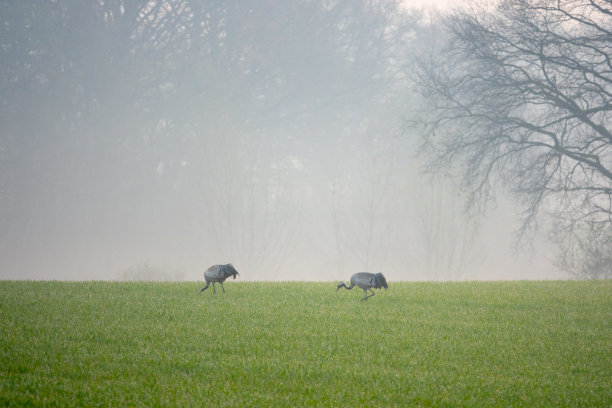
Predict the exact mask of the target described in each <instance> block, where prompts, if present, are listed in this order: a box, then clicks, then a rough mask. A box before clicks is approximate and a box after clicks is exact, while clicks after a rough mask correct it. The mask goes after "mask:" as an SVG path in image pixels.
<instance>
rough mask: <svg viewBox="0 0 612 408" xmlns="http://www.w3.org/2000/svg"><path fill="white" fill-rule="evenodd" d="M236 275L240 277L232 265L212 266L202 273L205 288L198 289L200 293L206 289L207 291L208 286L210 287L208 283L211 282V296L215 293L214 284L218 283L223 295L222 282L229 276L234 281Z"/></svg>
mask: <svg viewBox="0 0 612 408" xmlns="http://www.w3.org/2000/svg"><path fill="white" fill-rule="evenodd" d="M236 275H240V274H239V273H238V271H237V270H236V269H235V268H234V266H233V265H232V264H227V265H213V266H211V267H210V268H208V269H207V270H205V271H204V279H205V280H206V286H204V287H203V288H202V289H200V292H204V291H205V290H206V289H208V285H210V282H212V284H213V294H214V293H217V292H216V291H215V283H217V282H219V283H220V284H221V289H223V293H225V288H224V287H223V282H224V281H225V280H226V279H227V278H229V277H230V276H233V277H234V279H236Z"/></svg>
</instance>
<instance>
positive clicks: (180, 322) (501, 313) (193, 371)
mask: <svg viewBox="0 0 612 408" xmlns="http://www.w3.org/2000/svg"><path fill="white" fill-rule="evenodd" d="M201 287H202V284H201V283H197V282H190V283H152V282H134V283H119V282H24V281H19V282H12V281H3V282H0V333H1V336H0V406H27V405H35V406H257V407H260V406H288V407H289V406H291V407H294V406H365V405H375V406H527V407H533V406H568V407H569V406H571V407H575V406H605V407H609V406H611V405H612V281H589V282H487V283H485V282H461V283H396V282H391V283H390V290H389V291H388V292H385V291H377V294H376V296H374V297H373V298H371V299H370V300H368V301H367V302H360V301H359V299H360V298H361V297H362V296H363V292H362V291H361V290H359V289H356V290H353V291H350V292H348V291H345V290H342V291H338V292H336V291H335V284H334V283H332V282H328V283H297V282H281V283H271V282H269V283H263V282H262V283H259V282H234V281H231V282H229V281H228V283H227V288H226V292H227V293H225V294H223V293H220V292H217V294H216V295H213V294H212V291H206V292H204V293H199V292H198V290H199V289H200V288H201Z"/></svg>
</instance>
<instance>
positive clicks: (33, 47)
mask: <svg viewBox="0 0 612 408" xmlns="http://www.w3.org/2000/svg"><path fill="white" fill-rule="evenodd" d="M288 3H291V4H285V3H284V2H281V3H278V4H277V3H274V4H273V3H270V4H267V3H266V4H258V3H257V5H252V7H247V6H244V7H242V6H235V7H234V8H229V7H224V6H223V4H224V3H223V2H220V3H215V2H211V3H210V4H209V3H207V2H203V3H199V5H200V6H201V7H202V9H201V10H200V9H197V7H199V6H194V5H190V3H189V2H184V3H183V2H177V4H179V5H180V6H176V7H174V8H169V7H166V6H164V5H163V2H160V3H159V4H161V6H160V7H154V6H152V4H156V3H155V2H148V3H147V2H142V3H141V4H140V5H138V2H134V3H126V4H125V5H124V4H123V3H122V2H119V3H117V4H119V5H117V4H102V3H95V4H90V5H84V4H83V3H81V2H80V1H77V0H73V1H60V2H51V3H49V4H46V3H45V4H39V3H38V2H37V1H32V2H27V1H24V2H15V3H14V4H12V5H10V6H7V13H6V14H5V15H4V16H3V17H2V20H3V25H2V27H3V29H2V30H3V31H2V37H0V38H1V39H2V43H3V48H2V50H3V55H2V61H3V62H2V63H1V64H2V71H3V72H5V73H7V74H6V75H3V76H2V77H0V81H2V82H1V84H0V85H1V86H2V87H3V88H2V89H3V92H2V95H3V96H2V101H1V102H2V105H1V106H2V110H0V113H1V114H2V117H1V118H0V123H1V125H0V131H1V132H2V133H1V134H0V173H1V174H2V175H0V198H1V200H0V226H1V227H0V278H2V279H83V280H91V279H122V278H127V279H180V280H182V279H185V280H201V279H202V272H203V271H204V269H206V268H207V267H208V266H210V265H212V264H217V263H229V262H231V263H233V264H234V265H235V266H236V268H237V269H238V271H239V272H240V279H243V280H340V279H346V278H347V277H349V276H350V274H352V273H354V272H358V271H363V270H368V271H372V272H383V273H385V275H386V276H387V278H388V280H390V281H393V280H447V279H450V280H455V279H462V280H465V279H549V278H559V277H563V275H561V274H560V273H559V272H558V271H556V270H555V269H554V268H553V267H552V266H551V263H550V258H551V256H552V255H551V254H550V253H549V252H547V251H548V249H547V248H546V247H544V246H542V245H540V244H539V243H536V246H535V249H536V250H535V252H531V253H526V252H521V253H516V252H513V242H514V241H513V231H515V230H516V228H517V227H518V225H519V224H518V219H517V214H516V210H515V209H514V207H513V206H512V203H511V201H509V200H506V199H504V198H503V195H500V199H499V200H498V206H497V208H496V209H492V210H491V211H490V212H489V213H488V214H487V216H486V217H485V218H482V219H481V222H480V225H481V227H480V228H479V229H478V230H476V229H474V227H473V225H472V223H470V222H469V221H467V220H465V219H464V217H463V212H462V210H463V200H462V195H461V194H460V192H458V191H457V190H456V188H455V187H453V183H452V182H449V181H448V180H441V179H436V180H435V181H431V180H430V179H429V178H428V176H425V175H423V174H422V173H421V172H420V168H421V164H422V160H421V158H420V157H418V155H417V154H416V151H417V150H416V146H417V144H418V142H419V138H418V136H419V135H416V134H414V133H413V132H412V131H410V130H407V129H406V126H405V120H406V117H408V116H409V115H410V113H411V112H412V110H411V109H412V108H411V107H413V106H415V104H418V100H417V99H415V98H416V96H415V95H414V93H413V92H412V91H411V90H410V88H409V76H410V70H409V69H408V67H409V62H408V61H409V60H410V54H411V52H412V51H411V50H412V49H413V47H414V46H415V44H413V43H412V42H411V41H413V39H414V38H415V36H414V32H413V31H414V30H415V29H416V28H417V27H418V24H417V22H416V21H415V20H413V17H411V16H409V15H404V14H403V13H402V12H400V11H398V12H397V13H390V14H385V13H383V12H382V11H380V10H374V11H372V10H370V9H366V8H364V9H361V8H359V7H349V6H346V10H342V13H328V14H323V15H322V14H321V9H318V8H316V2H309V3H305V4H301V3H297V2H296V3H292V2H288ZM411 3H413V4H415V5H422V4H430V2H422V1H413V2H411ZM436 3H437V4H439V5H440V6H446V5H449V4H453V5H454V4H455V3H456V2H451V1H438V2H436ZM355 4H357V3H355ZM60 6H62V7H60ZM411 19H412V20H411ZM389 27H393V29H390V28H389ZM398 61H399V63H398Z"/></svg>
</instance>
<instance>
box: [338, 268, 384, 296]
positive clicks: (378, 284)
mask: <svg viewBox="0 0 612 408" xmlns="http://www.w3.org/2000/svg"><path fill="white" fill-rule="evenodd" d="M355 286H357V287H358V288H361V289H363V292H364V293H365V297H364V298H363V299H361V300H362V301H363V300H368V298H370V297H372V296H374V291H373V290H372V288H374V289H380V288H385V290H386V289H389V285H387V280H386V279H385V276H384V275H383V274H382V273H370V272H358V273H355V274H353V276H351V285H350V286H346V283H344V282H338V286H337V287H336V291H338V289H340V288H345V289H347V290H351V289H353V288H354V287H355ZM368 290H369V291H370V292H371V293H372V294H371V295H368Z"/></svg>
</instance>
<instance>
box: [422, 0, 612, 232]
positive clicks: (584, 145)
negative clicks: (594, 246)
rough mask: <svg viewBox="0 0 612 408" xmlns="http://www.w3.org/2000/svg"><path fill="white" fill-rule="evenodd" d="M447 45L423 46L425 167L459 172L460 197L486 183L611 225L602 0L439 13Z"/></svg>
mask: <svg viewBox="0 0 612 408" xmlns="http://www.w3.org/2000/svg"><path fill="white" fill-rule="evenodd" d="M442 24H443V25H444V27H445V28H446V29H447V34H448V41H447V47H446V48H445V49H442V50H434V51H433V52H431V53H429V54H428V55H425V54H423V55H421V57H420V59H419V62H418V75H417V76H418V79H417V84H418V87H419V89H420V92H421V93H422V94H423V95H424V96H425V99H426V101H427V102H428V103H427V106H425V107H424V110H423V115H422V116H421V118H422V120H421V122H420V124H421V125H422V126H423V129H424V134H425V136H426V137H425V143H424V147H425V149H426V150H427V151H428V152H429V153H430V156H429V157H430V158H431V162H430V165H431V167H430V169H440V168H446V169H453V170H457V169H458V170H459V172H460V174H461V176H462V184H463V187H464V188H466V189H467V190H468V191H469V193H470V196H469V198H470V202H471V203H473V204H476V205H477V206H478V207H481V206H484V205H486V203H487V202H488V201H489V199H490V198H491V197H492V196H493V193H494V189H495V187H497V186H499V185H501V184H503V186H504V187H505V188H507V189H509V191H510V192H511V193H512V194H513V196H514V198H515V199H516V200H517V201H518V202H519V203H520V204H521V206H522V209H523V211H524V222H523V227H522V229H521V233H522V234H521V236H522V235H524V233H527V232H533V231H535V227H536V226H537V222H536V216H537V214H538V213H539V212H540V210H542V209H545V210H549V211H551V212H553V213H556V214H560V213H564V214H569V215H570V219H571V220H572V222H589V223H598V224H602V225H605V226H606V228H608V229H609V228H612V129H611V127H610V126H611V123H612V102H611V100H612V57H611V55H612V6H611V4H610V2H609V1H604V0H563V1H550V0H504V1H502V2H501V3H500V5H499V6H498V7H497V8H496V9H494V10H483V9H472V10H467V11H466V10H459V11H455V12H453V13H452V14H450V15H449V16H447V17H445V18H443V20H442Z"/></svg>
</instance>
